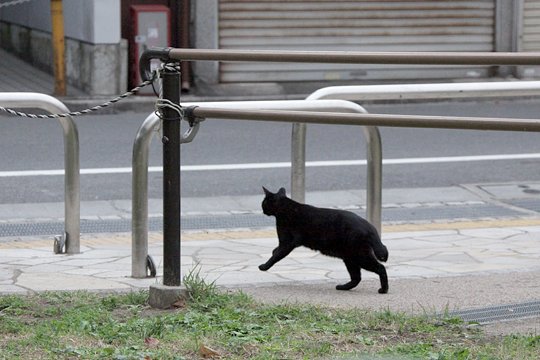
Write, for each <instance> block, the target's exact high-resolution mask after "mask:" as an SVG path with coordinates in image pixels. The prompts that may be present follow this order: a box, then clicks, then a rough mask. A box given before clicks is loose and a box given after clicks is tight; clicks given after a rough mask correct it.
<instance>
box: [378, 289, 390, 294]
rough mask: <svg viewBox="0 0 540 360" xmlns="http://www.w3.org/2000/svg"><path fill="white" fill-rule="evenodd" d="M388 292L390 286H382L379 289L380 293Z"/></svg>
mask: <svg viewBox="0 0 540 360" xmlns="http://www.w3.org/2000/svg"><path fill="white" fill-rule="evenodd" d="M387 293H388V288H386V289H385V288H380V289H379V294H387Z"/></svg>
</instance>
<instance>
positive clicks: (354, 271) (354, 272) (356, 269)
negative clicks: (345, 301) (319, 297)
mask: <svg viewBox="0 0 540 360" xmlns="http://www.w3.org/2000/svg"><path fill="white" fill-rule="evenodd" d="M343 262H344V263H345V266H346V267H347V271H348V272H349V275H350V276H351V281H349V282H348V283H346V284H341V285H337V286H336V290H350V289H352V288H354V287H356V285H358V284H359V283H360V280H362V275H361V274H360V264H359V263H358V261H357V260H356V259H343Z"/></svg>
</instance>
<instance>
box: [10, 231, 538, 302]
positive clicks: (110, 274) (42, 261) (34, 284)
mask: <svg viewBox="0 0 540 360" xmlns="http://www.w3.org/2000/svg"><path fill="white" fill-rule="evenodd" d="M513 224H514V226H506V227H499V228H496V227H477V228H469V226H470V225H469V226H461V227H462V228H458V226H459V225H460V224H456V225H455V226H454V227H455V228H451V226H452V224H441V226H439V229H430V228H433V226H429V225H426V226H425V228H422V227H421V226H416V228H417V229H416V231H400V232H383V233H384V236H383V241H384V243H385V244H386V245H387V247H388V248H389V250H390V258H389V261H388V263H387V270H388V274H389V278H390V280H391V281H392V280H394V279H410V278H416V279H418V278H432V277H449V276H456V275H457V276H476V275H480V274H492V273H503V272H504V273H508V272H523V271H539V270H540V226H539V225H535V226H530V225H529V226H525V225H522V224H521V223H520V222H514V223H513ZM520 224H521V225H520ZM443 225H444V226H443ZM461 225H463V224H461ZM507 225H512V223H509V224H507ZM402 229H405V228H402ZM276 245H277V239H276V238H275V233H274V231H270V230H269V231H238V232H224V233H217V232H216V233H194V234H184V235H183V242H182V254H181V255H182V257H181V262H182V272H183V274H186V273H187V272H189V271H190V270H191V269H193V268H194V267H195V266H198V267H199V268H200V272H201V275H203V276H205V277H206V278H207V280H208V281H214V280H215V281H216V283H217V284H218V285H221V286H227V287H229V286H231V287H237V286H246V285H253V286H263V285H270V284H281V283H289V284H292V283H298V282H300V283H306V282H307V283H311V282H328V283H329V284H334V283H339V282H340V281H343V280H347V279H348V274H347V272H346V270H345V266H344V265H343V263H342V261H341V260H339V259H335V258H329V257H326V256H322V255H320V254H318V253H316V252H314V251H311V250H309V249H304V248H299V249H296V250H294V251H293V252H292V253H291V254H290V255H289V257H287V258H285V259H284V260H282V261H281V262H280V263H278V264H276V265H275V266H274V267H273V268H272V269H270V270H269V271H267V272H261V271H259V270H258V268H257V266H258V265H259V264H261V263H263V262H265V261H266V260H267V259H268V257H269V256H270V254H271V251H272V249H273V248H274V247H275V246H276ZM161 249H162V244H161V234H158V233H153V234H151V236H150V244H149V253H150V254H151V255H152V257H153V259H154V261H155V262H156V264H157V265H158V266H159V269H158V275H159V274H161V273H162V269H161V264H162V254H161V251H162V250H161ZM0 251H1V253H2V256H1V257H0V293H27V292H32V291H44V290H76V289H85V290H129V289H138V288H147V287H148V286H149V285H150V284H153V283H156V282H159V281H160V278H159V277H158V278H157V279H154V278H148V279H133V278H131V277H130V274H131V238H130V235H129V234H94V235H83V237H82V239H81V253H80V254H76V255H54V254H53V252H52V240H50V239H47V240H35V239H34V240H32V241H28V240H27V241H24V240H23V241H17V242H3V243H0ZM363 275H364V278H366V279H376V276H375V275H374V274H371V273H368V272H365V271H364V272H363ZM537 285H538V286H539V289H537V291H540V280H539V281H538V284H537ZM373 290H374V291H375V290H376V288H374V289H373ZM537 295H538V298H540V293H538V294H537Z"/></svg>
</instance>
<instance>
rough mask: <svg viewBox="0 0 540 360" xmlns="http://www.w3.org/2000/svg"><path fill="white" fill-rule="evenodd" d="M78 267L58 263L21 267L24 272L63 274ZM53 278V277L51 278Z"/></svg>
mask: <svg viewBox="0 0 540 360" xmlns="http://www.w3.org/2000/svg"><path fill="white" fill-rule="evenodd" d="M74 269H77V267H76V266H64V265H61V264H56V263H49V264H40V265H35V266H26V267H21V268H20V270H21V271H22V272H24V273H43V274H52V275H55V274H62V273H63V272H65V271H69V270H74ZM51 279H52V278H51Z"/></svg>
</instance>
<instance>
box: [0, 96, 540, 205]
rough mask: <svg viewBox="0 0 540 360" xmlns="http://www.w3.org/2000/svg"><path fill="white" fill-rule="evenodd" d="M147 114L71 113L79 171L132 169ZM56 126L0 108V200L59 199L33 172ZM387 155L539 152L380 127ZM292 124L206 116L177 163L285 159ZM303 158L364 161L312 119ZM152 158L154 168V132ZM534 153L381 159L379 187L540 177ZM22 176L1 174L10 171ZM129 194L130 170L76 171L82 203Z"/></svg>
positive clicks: (187, 179) (496, 140)
mask: <svg viewBox="0 0 540 360" xmlns="http://www.w3.org/2000/svg"><path fill="white" fill-rule="evenodd" d="M366 108H367V110H368V111H370V112H372V113H377V112H380V113H407V114H434V115H458V116H459V115H463V116H466V115H471V116H501V117H522V118H535V117H537V114H539V113H540V111H539V110H540V101H532V100H528V101H503V102H481V103H472V102H466V103H463V102H453V103H439V104H394V105H373V106H366ZM147 115H148V114H147V113H122V114H115V115H101V116H100V115H90V116H84V117H80V118H77V120H76V122H77V125H78V128H79V137H80V144H81V169H98V168H99V169H111V168H114V169H116V168H130V167H131V153H132V144H133V139H134V137H135V133H136V131H137V129H138V127H139V125H140V124H141V123H142V121H143V120H144V118H145V117H146V116H147ZM61 132H62V131H61V128H60V126H59V125H58V124H57V123H56V121H55V120H49V119H25V118H15V117H8V116H4V115H0V153H1V154H2V155H1V161H0V188H1V189H2V191H1V192H0V203H3V204H9V203H35V202H61V201H63V177H62V176H58V175H55V176H36V175H34V174H33V171H35V170H43V169H46V170H53V169H62V168H63V144H62V136H61ZM381 134H382V140H383V155H384V158H385V159H410V158H419V157H422V158H425V157H429V158H437V157H449V156H471V155H498V154H524V153H525V154H527V153H540V141H539V140H540V134H537V133H519V132H494V131H483V132H482V131H458V130H439V129H404V128H381ZM290 138H291V126H290V124H282V123H267V122H245V121H234V120H207V121H206V122H204V123H203V124H202V125H201V130H200V132H199V135H198V136H197V138H196V139H195V141H194V142H193V143H191V144H186V145H183V146H182V165H187V166H190V165H213V164H245V163H267V162H268V163H273V162H288V161H290ZM307 144H308V148H307V158H308V161H319V160H358V159H365V156H366V155H365V142H364V139H363V134H362V131H361V129H360V128H354V127H348V126H332V125H313V126H309V128H308V139H307ZM150 165H151V166H160V165H161V147H160V141H159V138H158V137H156V138H155V139H154V141H153V143H152V148H151V153H150ZM539 165H540V159H538V158H536V159H521V160H496V161H494V160H484V161H474V162H463V161H455V162H444V163H427V162H421V163H419V164H410V163H406V164H402V165H385V166H384V181H383V188H398V187H399V188H407V187H411V188H418V187H434V186H435V187H437V186H450V185H456V184H464V183H496V182H508V181H529V182H530V181H538V180H540V171H539V170H538V169H539ZM15 170H19V171H25V175H26V176H8V175H7V172H8V171H15ZM161 177H162V176H161V172H154V173H151V175H150V192H149V196H150V197H152V198H160V197H161ZM289 182H290V170H289V169H288V168H268V169H258V170H218V171H215V170H214V171H212V170H205V171H184V172H183V173H182V195H183V196H189V197H199V196H217V195H255V194H259V193H260V186H261V185H265V186H267V187H269V188H278V187H279V186H285V187H288V186H289ZM361 188H365V166H331V167H310V168H308V171H307V189H308V190H310V191H319V190H322V191H324V190H344V189H361ZM130 198H131V174H129V173H122V174H118V173H114V171H113V173H112V174H96V175H82V176H81V200H83V201H85V200H109V199H130Z"/></svg>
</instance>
